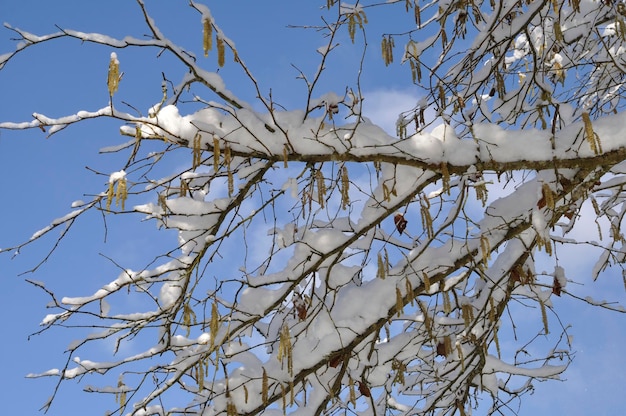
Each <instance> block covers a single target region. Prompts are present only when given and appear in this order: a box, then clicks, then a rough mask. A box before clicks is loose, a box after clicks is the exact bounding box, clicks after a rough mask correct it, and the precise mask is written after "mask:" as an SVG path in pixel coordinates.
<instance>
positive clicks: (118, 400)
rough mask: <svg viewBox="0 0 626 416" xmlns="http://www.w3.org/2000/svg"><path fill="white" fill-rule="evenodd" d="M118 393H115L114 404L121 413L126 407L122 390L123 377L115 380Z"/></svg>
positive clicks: (124, 392) (123, 390)
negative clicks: (118, 407) (118, 406)
mask: <svg viewBox="0 0 626 416" xmlns="http://www.w3.org/2000/svg"><path fill="white" fill-rule="evenodd" d="M117 387H118V389H119V390H118V392H116V393H115V402H116V403H117V404H119V405H120V408H121V409H122V410H121V413H123V412H124V408H125V407H126V390H125V389H124V387H125V385H124V379H123V376H121V375H120V377H119V379H118V380H117Z"/></svg>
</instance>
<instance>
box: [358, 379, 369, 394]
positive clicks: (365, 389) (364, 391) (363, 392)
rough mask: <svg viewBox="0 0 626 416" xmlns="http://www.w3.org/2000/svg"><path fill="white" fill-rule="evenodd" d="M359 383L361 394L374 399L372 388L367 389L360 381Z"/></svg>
mask: <svg viewBox="0 0 626 416" xmlns="http://www.w3.org/2000/svg"><path fill="white" fill-rule="evenodd" d="M357 383H359V393H361V394H362V395H363V396H365V397H372V393H371V392H370V388H369V387H367V385H366V384H365V383H361V382H360V381H358V382H357Z"/></svg>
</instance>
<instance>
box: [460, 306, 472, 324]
mask: <svg viewBox="0 0 626 416" xmlns="http://www.w3.org/2000/svg"><path fill="white" fill-rule="evenodd" d="M461 314H462V315H463V322H464V323H465V326H466V327H469V326H470V325H471V323H472V321H473V320H474V309H473V308H472V305H470V304H469V303H466V304H464V305H463V306H461Z"/></svg>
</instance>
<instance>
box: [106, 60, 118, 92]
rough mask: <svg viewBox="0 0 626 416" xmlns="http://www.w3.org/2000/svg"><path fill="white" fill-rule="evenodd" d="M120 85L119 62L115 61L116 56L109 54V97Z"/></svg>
mask: <svg viewBox="0 0 626 416" xmlns="http://www.w3.org/2000/svg"><path fill="white" fill-rule="evenodd" d="M119 83H120V62H119V61H118V60H117V54H116V53H115V52H113V53H111V60H110V61H109V72H108V74H107V88H108V89H109V95H110V96H113V94H115V93H116V92H117V89H118V87H119Z"/></svg>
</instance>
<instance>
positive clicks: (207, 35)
mask: <svg viewBox="0 0 626 416" xmlns="http://www.w3.org/2000/svg"><path fill="white" fill-rule="evenodd" d="M202 48H203V49H204V56H205V57H207V56H209V51H210V50H211V49H213V26H211V22H210V21H209V19H204V20H203V21H202Z"/></svg>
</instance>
